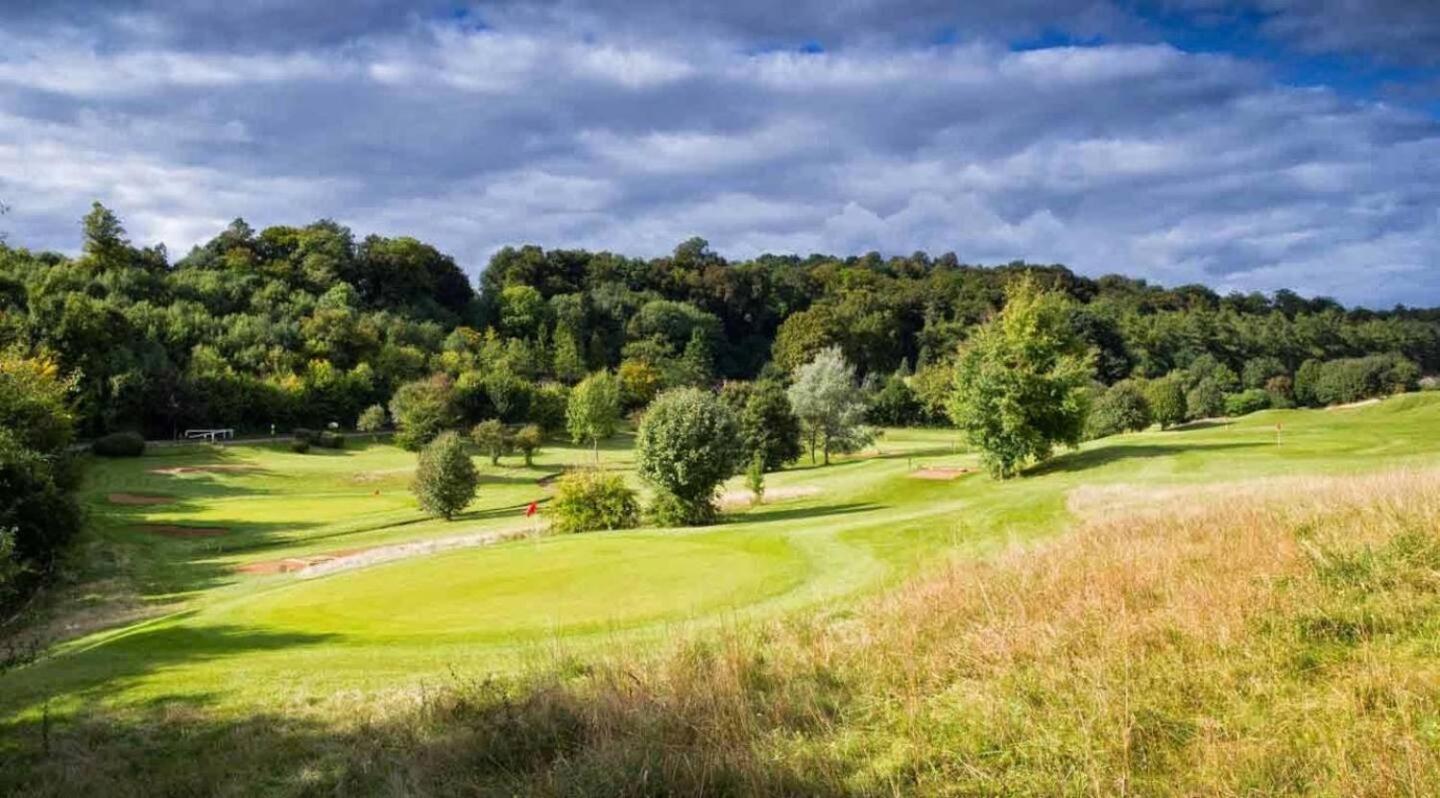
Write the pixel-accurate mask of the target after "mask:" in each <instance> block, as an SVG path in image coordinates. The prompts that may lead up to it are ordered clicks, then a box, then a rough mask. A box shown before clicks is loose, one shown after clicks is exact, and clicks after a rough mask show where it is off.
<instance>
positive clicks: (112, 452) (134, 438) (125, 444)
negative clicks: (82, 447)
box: [90, 432, 145, 457]
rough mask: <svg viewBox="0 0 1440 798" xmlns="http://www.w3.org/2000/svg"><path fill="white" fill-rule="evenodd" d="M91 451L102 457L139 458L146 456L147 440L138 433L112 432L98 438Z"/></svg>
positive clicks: (91, 446) (91, 445)
mask: <svg viewBox="0 0 1440 798" xmlns="http://www.w3.org/2000/svg"><path fill="white" fill-rule="evenodd" d="M90 451H91V452H93V453H94V454H96V455H98V456H100V457H139V456H141V455H143V454H145V438H143V437H141V435H140V433H138V432H112V433H110V434H109V435H106V436H104V437H102V438H96V439H95V441H94V442H93V443H91V444H90Z"/></svg>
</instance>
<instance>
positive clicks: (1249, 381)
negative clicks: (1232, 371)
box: [1240, 355, 1290, 388]
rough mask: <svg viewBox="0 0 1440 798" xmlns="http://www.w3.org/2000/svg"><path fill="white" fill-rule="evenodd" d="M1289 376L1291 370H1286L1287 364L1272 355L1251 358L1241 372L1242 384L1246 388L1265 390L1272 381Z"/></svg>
mask: <svg viewBox="0 0 1440 798" xmlns="http://www.w3.org/2000/svg"><path fill="white" fill-rule="evenodd" d="M1289 375H1290V370H1289V369H1287V368H1285V364H1284V363H1281V362H1280V359H1279V358H1277V357H1271V356H1270V355H1261V356H1259V357H1252V358H1250V359H1249V360H1247V361H1245V368H1244V369H1243V370H1242V371H1241V372H1240V378H1241V382H1242V383H1243V384H1244V385H1245V387H1246V388H1264V387H1265V385H1266V384H1267V383H1269V382H1270V380H1272V379H1274V378H1276V377H1288V376H1289Z"/></svg>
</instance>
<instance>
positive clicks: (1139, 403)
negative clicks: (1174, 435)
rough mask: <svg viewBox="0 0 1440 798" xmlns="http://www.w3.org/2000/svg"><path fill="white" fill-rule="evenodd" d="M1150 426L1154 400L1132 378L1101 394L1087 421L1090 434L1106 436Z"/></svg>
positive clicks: (1090, 435) (1090, 436)
mask: <svg viewBox="0 0 1440 798" xmlns="http://www.w3.org/2000/svg"><path fill="white" fill-rule="evenodd" d="M1148 426H1150V403H1149V402H1148V401H1146V399H1145V393H1144V391H1142V390H1140V386H1139V385H1136V384H1135V383H1134V382H1132V381H1130V380H1121V381H1120V382H1117V383H1115V384H1114V385H1112V386H1110V387H1109V388H1107V389H1106V390H1105V392H1104V393H1102V394H1100V397H1099V398H1098V399H1096V400H1095V404H1094V406H1093V407H1091V408H1090V416H1089V418H1088V419H1087V420H1086V423H1085V434H1086V437H1088V438H1092V439H1093V438H1104V437H1107V436H1110V435H1118V434H1120V433H1122V432H1139V431H1140V430H1143V429H1145V428H1146V427H1148Z"/></svg>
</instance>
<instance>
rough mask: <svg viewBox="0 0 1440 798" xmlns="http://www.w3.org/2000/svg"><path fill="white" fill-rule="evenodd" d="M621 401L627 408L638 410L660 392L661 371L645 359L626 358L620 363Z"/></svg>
mask: <svg viewBox="0 0 1440 798" xmlns="http://www.w3.org/2000/svg"><path fill="white" fill-rule="evenodd" d="M618 376H619V378H620V401H621V404H622V405H623V406H624V407H625V409H626V410H637V409H639V408H642V407H644V406H646V405H648V404H650V403H651V402H652V401H654V400H655V397H656V396H657V395H658V394H659V393H660V387H661V377H660V371H659V370H658V369H656V368H655V367H654V366H652V365H650V364H649V363H648V362H646V361H644V360H626V361H624V362H622V363H621V364H620V371H619V372H618Z"/></svg>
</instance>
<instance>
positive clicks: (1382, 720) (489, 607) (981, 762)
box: [0, 397, 1440, 795]
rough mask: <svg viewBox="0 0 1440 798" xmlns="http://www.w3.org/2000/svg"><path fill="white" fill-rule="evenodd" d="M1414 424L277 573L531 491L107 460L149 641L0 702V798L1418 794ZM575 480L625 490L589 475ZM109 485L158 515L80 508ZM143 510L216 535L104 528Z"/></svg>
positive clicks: (1435, 735)
mask: <svg viewBox="0 0 1440 798" xmlns="http://www.w3.org/2000/svg"><path fill="white" fill-rule="evenodd" d="M1277 424H1280V425H1281V429H1280V430H1279V431H1278V442H1277V430H1276V425H1277ZM1437 431H1440V402H1437V401H1435V398H1434V397H1398V398H1394V399H1390V400H1387V401H1386V402H1384V403H1382V404H1380V405H1375V406H1371V407H1365V408H1355V409H1352V410H1343V411H1289V412H1270V413H1262V414H1256V415H1255V416H1252V417H1248V418H1246V419H1242V420H1240V421H1239V422H1237V423H1235V424H1232V425H1224V426H1212V427H1202V428H1193V429H1183V430H1175V431H1167V432H1163V433H1162V432H1155V431H1152V432H1147V433H1142V434H1137V435H1130V436H1123V437H1120V438H1115V439H1110V440H1106V441H1102V442H1098V443H1096V444H1091V445H1088V446H1087V447H1085V448H1083V449H1082V450H1080V451H1078V452H1073V453H1068V454H1065V455H1062V456H1061V457H1059V458H1057V459H1056V460H1055V461H1053V462H1052V463H1050V464H1047V465H1046V466H1043V467H1041V468H1039V469H1036V470H1035V471H1034V473H1033V474H1032V475H1030V476H1027V477H1026V478H1024V479H1021V480H1015V481H1011V482H1006V483H994V482H991V481H989V480H988V479H986V478H984V477H980V476H975V475H967V476H963V477H961V478H959V479H957V480H955V481H953V482H931V481H925V480H918V479H913V478H911V477H910V476H909V472H910V470H911V469H912V468H914V467H917V466H921V465H937V464H939V465H949V466H955V465H964V464H973V458H971V457H970V456H969V455H966V454H965V453H963V452H958V451H956V450H955V448H954V438H953V433H950V432H944V431H892V432H890V433H889V434H888V435H887V436H886V437H885V438H884V439H882V443H881V444H880V452H879V456H875V455H876V453H870V455H871V456H867V457H860V458H854V459H851V460H848V461H845V462H842V463H839V464H837V465H834V466H831V467H829V468H809V467H805V466H801V467H797V468H794V469H791V470H788V471H786V472H784V473H782V474H779V475H772V486H790V487H796V488H798V487H804V488H807V489H814V490H815V492H814V493H812V494H810V495H806V496H804V497H803V498H797V499H795V500H792V501H786V502H781V503H777V504H775V505H762V506H760V507H757V508H754V509H753V510H749V511H747V512H743V513H740V514H738V515H737V516H735V517H734V518H732V519H730V522H729V523H726V524H724V525H722V526H720V527H715V528H711V529H705V530H636V531H631V532H625V533H607V534H599V535H580V536H568V537H552V538H544V539H540V540H522V541H517V542H514V543H507V544H503V545H499V546H495V547H492V548H486V549H475V550H466V551H457V552H450V553H446V554H442V555H436V556H432V557H424V558H416V559H413V560H406V561H402V562H396V563H390V564H385V565H380V566H376V567H373V568H369V569H363V570H358V571H354V572H348V573H338V574H334V575H332V576H327V577H324V578H321V579H314V580H298V579H296V578H294V577H293V576H291V575H273V576H246V575H244V574H240V573H237V572H236V571H235V570H234V568H235V566H237V565H242V564H244V563H246V562H251V561H256V560H260V559H264V558H271V557H275V556H288V555H291V554H294V553H306V552H314V551H325V550H331V549H335V548H346V547H352V546H355V545H375V544H377V543H386V542H393V541H397V540H411V539H416V538H424V537H426V536H433V535H436V534H448V533H449V532H450V531H452V530H457V531H458V530H459V529H470V528H499V527H501V526H505V525H513V524H514V523H515V522H516V520H517V518H518V512H516V510H517V508H518V507H520V506H523V503H524V502H525V501H528V500H529V498H532V497H534V495H535V493H536V489H535V486H534V482H533V476H532V475H531V474H529V473H525V474H524V475H523V476H522V475H521V474H519V473H516V472H520V471H521V469H503V470H493V469H487V471H486V473H487V474H488V475H489V476H490V479H489V480H488V481H487V483H486V484H482V502H481V503H480V504H479V505H478V506H477V507H476V508H475V509H474V510H473V512H472V514H471V515H470V517H468V518H466V519H463V520H462V521H460V522H457V523H456V524H451V525H445V524H443V523H441V522H431V521H424V520H420V519H419V518H418V516H417V515H416V514H415V512H414V511H413V509H412V505H409V504H407V500H406V499H405V497H404V494H403V490H404V488H403V484H404V469H405V468H406V466H407V463H413V459H410V456H409V455H404V454H402V453H398V452H397V451H396V450H394V449H393V448H391V447H387V446H381V445H376V446H370V447H365V448H363V449H359V450H354V451H347V452H344V453H340V454H335V455H327V456H324V457H322V458H313V459H310V458H306V457H303V456H300V455H291V454H289V453H286V452H278V451H274V450H266V449H240V448H238V447H237V448H234V449H227V450H225V451H224V452H223V453H219V454H213V453H212V454H207V455H203V456H201V459H200V460H193V459H192V460H188V461H187V462H192V463H195V462H202V461H203V462H206V463H208V462H211V461H210V460H209V459H207V458H214V457H218V458H221V460H222V461H223V462H224V463H227V464H234V465H248V466H252V467H254V468H255V470H252V471H244V472H240V471H229V472H211V473H197V474H190V475H185V476H183V477H175V476H165V477H161V476H159V475H154V474H150V473H149V471H150V470H151V469H153V468H156V467H157V466H164V465H168V464H169V460H164V459H152V458H145V459H144V460H142V461H139V462H138V463H117V464H106V465H105V466H103V467H100V468H96V469H93V470H92V475H91V477H90V481H89V483H88V484H87V496H88V497H89V500H90V502H91V505H92V509H93V510H95V512H96V520H95V524H94V528H93V534H94V538H93V540H92V543H91V545H92V546H93V547H94V548H95V549H96V550H99V551H117V552H120V554H118V555H116V557H117V561H116V562H112V563H111V566H110V567H111V569H112V570H113V571H119V572H124V571H128V572H131V573H135V574H137V575H138V576H137V579H136V584H137V585H139V587H137V591H138V593H139V596H140V598H141V600H142V601H145V602H155V603H157V604H159V605H161V606H163V608H164V609H165V610H166V611H167V612H168V614H165V615H162V616H160V617H158V618H155V619H151V620H148V621H142V622H139V623H134V624H128V625H122V626H120V627H119V628H116V629H110V630H106V631H103V632H100V633H98V634H94V635H88V636H83V637H80V638H78V639H75V640H72V641H70V642H68V643H65V644H63V645H61V646H59V647H58V648H57V649H56V650H55V651H54V652H53V655H52V656H49V657H47V658H45V659H42V660H41V661H39V662H37V663H35V664H33V665H30V666H27V667H25V668H21V669H18V670H15V671H12V672H11V673H8V674H5V675H3V676H0V717H4V716H8V720H7V721H5V726H4V727H3V729H0V751H3V752H4V753H5V754H6V756H7V758H8V759H10V760H11V761H13V762H15V763H17V767H15V768H10V767H7V768H6V769H4V774H3V775H0V785H3V786H9V787H14V788H21V787H23V788H24V789H25V790H26V791H33V792H37V793H41V794H45V793H53V794H67V793H76V792H84V791H97V790H98V791H100V792H102V793H103V794H126V793H127V792H130V793H133V794H190V793H195V792H206V793H208V792H219V793H222V794H223V793H226V792H229V793H231V794H249V793H252V792H265V793H276V794H308V793H313V792H320V791H323V792H327V793H333V792H337V791H338V792H341V793H363V794H428V793H435V794H474V793H482V794H491V793H493V794H589V795H612V794H996V793H1009V794H1035V795H1051V794H1080V793H1089V794H1096V793H1099V794H1111V793H1128V792H1134V793H1139V794H1242V793H1249V794H1274V793H1285V792H1289V793H1322V794H1337V795H1338V794H1377V795H1385V794H1423V792H1424V789H1423V788H1424V785H1426V784H1429V783H1434V782H1435V780H1436V778H1437V776H1440V773H1437V762H1436V757H1435V753H1434V752H1435V751H1436V750H1437V745H1440V714H1437V688H1436V685H1440V679H1437V678H1436V677H1437V676H1440V673H1437V672H1436V671H1437V667H1436V665H1435V664H1434V663H1435V662H1436V659H1435V655H1436V654H1437V653H1440V652H1437V650H1436V646H1437V643H1436V641H1437V640H1440V635H1437V634H1436V633H1437V631H1440V629H1437V628H1436V625H1435V624H1436V621H1435V618H1437V617H1440V613H1437V610H1440V605H1437V603H1436V595H1437V591H1440V585H1437V584H1436V579H1437V577H1436V574H1437V573H1440V560H1437V559H1436V552H1440V543H1437V540H1436V534H1437V533H1436V530H1437V529H1440V476H1437V474H1436V473H1435V472H1433V471H1431V470H1428V469H1429V468H1430V467H1433V466H1435V465H1436V464H1440V436H1437V434H1436V433H1437ZM581 454H583V455H585V456H588V452H584V453H582V452H577V451H574V450H568V449H565V448H563V447H556V448H553V449H552V450H550V451H549V452H548V453H547V457H548V459H542V460H541V461H537V465H536V468H535V469H534V472H535V474H536V475H538V474H542V473H547V470H548V472H553V470H555V469H556V468H558V467H559V466H560V465H563V464H564V462H565V461H566V459H567V458H570V459H575V457H576V455H581ZM168 457H170V458H174V459H175V461H176V462H179V461H180V459H181V457H180V456H179V455H168ZM606 457H607V462H608V463H609V464H610V465H611V466H612V467H615V468H620V469H624V468H627V467H628V453H627V451H626V449H625V447H623V446H616V447H613V448H612V449H610V450H609V451H607V452H606ZM1380 468H1385V469H1391V470H1392V472H1391V473H1388V474H1387V475H1385V476H1380V477H1373V476H1364V473H1365V472H1374V471H1375V470H1377V469H1380ZM1395 468H1409V469H1410V470H1406V471H1400V472H1394V471H1393V469H1395ZM1327 474H1328V475H1332V476H1329V477H1323V476H1317V475H1327ZM357 475H360V476H357ZM1296 475H1306V476H1303V477H1302V476H1296ZM386 480H390V481H388V482H387V481H386ZM357 483H359V484H361V485H363V486H362V487H359V488H357ZM372 485H379V487H372ZM120 490H124V491H129V492H133V493H146V492H156V493H169V494H170V495H175V496H177V497H183V498H182V502H183V503H182V504H181V505H178V506H170V505H165V506H147V507H127V508H123V509H122V508H115V507H113V506H110V505H107V504H106V503H105V501H104V496H105V495H108V493H109V492H113V491H120ZM377 490H378V491H379V495H377V494H376V491H377ZM370 500H376V501H374V502H373V503H368V504H367V502H370ZM312 502H318V503H312ZM287 507H288V508H289V509H286V508H287ZM346 507H348V508H349V511H346V510H345V508H346ZM330 513H334V515H330ZM157 518H163V519H165V520H166V521H167V522H170V523H177V524H178V523H185V524H201V523H207V524H216V525H224V526H227V527H228V528H229V529H230V530H231V533H230V534H229V535H227V536H225V537H223V538H221V539H203V540H200V539H197V540H172V539H168V538H157V537H156V536H154V535H146V534H144V533H140V532H136V531H135V530H134V528H133V527H134V524H135V523H137V522H139V521H144V522H152V519H157ZM137 519H139V521H137ZM291 521H293V523H291ZM1067 527H1068V528H1069V532H1068V533H1067V534H1064V535H1059V536H1057V535H1056V533H1058V532H1061V531H1062V530H1065V529H1066V528H1067ZM207 547H210V548H207ZM327 547H328V549H327ZM887 587H888V588H890V589H888V590H886V589H884V588H887ZM867 596H875V598H866V597H867ZM239 773H244V774H248V775H247V776H246V777H245V778H243V779H239V778H237V777H235V776H234V774H239Z"/></svg>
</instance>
